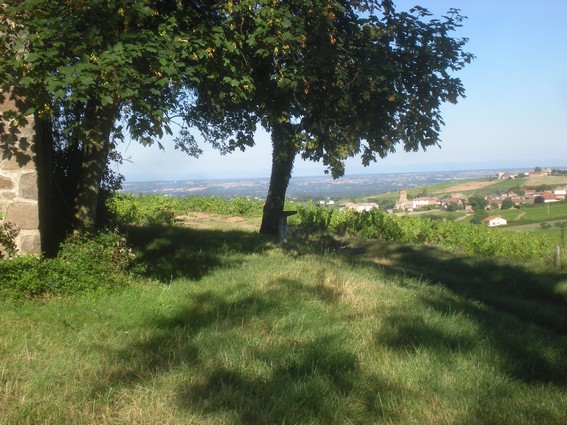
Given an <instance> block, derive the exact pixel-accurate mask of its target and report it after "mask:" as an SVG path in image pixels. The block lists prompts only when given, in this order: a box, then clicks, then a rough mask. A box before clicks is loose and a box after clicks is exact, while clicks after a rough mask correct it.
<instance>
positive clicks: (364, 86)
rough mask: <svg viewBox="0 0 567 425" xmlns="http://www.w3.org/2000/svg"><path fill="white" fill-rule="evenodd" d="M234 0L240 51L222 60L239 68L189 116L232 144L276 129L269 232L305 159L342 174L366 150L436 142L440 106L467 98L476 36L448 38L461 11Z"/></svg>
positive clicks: (382, 151) (337, 1)
mask: <svg viewBox="0 0 567 425" xmlns="http://www.w3.org/2000/svg"><path fill="white" fill-rule="evenodd" d="M228 4H229V7H228V8H227V10H226V21H225V24H224V30H225V31H227V32H229V33H230V38H231V39H232V40H234V45H235V49H234V50H233V51H221V52H213V55H214V56H215V58H216V60H217V61H229V62H230V63H231V64H233V66H236V65H235V64H238V65H237V66H238V68H237V70H236V71H237V72H236V73H234V74H233V75H226V74H216V75H215V77H216V78H217V79H216V80H209V81H208V83H206V84H202V85H200V86H199V87H198V88H197V96H196V97H195V99H194V102H193V103H192V104H191V105H190V107H189V108H188V112H187V122H188V123H189V125H190V126H192V127H196V128H198V129H199V130H201V132H202V133H203V134H204V135H205V136H206V138H207V139H208V140H209V141H211V142H212V143H213V145H215V146H217V147H219V148H220V149H221V150H224V151H232V150H234V149H238V148H240V149H245V148H246V147H247V146H250V145H252V144H253V143H254V139H253V134H254V131H255V129H256V126H257V125H261V126H262V127H264V128H265V129H266V130H267V131H268V132H269V133H271V136H272V145H273V158H272V177H271V182H270V189H269V193H268V199H267V202H266V209H265V215H264V220H263V224H262V231H263V232H265V233H271V234H275V233H276V232H277V230H276V222H277V216H278V215H279V214H281V212H282V210H283V205H284V198H285V192H286V189H287V185H288V182H289V178H290V177H291V171H292V168H293V162H294V159H295V157H296V156H297V155H301V157H303V158H304V159H310V160H313V161H322V162H323V163H324V164H325V165H326V166H327V172H330V173H331V174H332V175H333V177H340V176H341V175H343V173H344V171H345V170H344V161H345V160H346V159H347V158H349V157H352V156H355V155H357V154H360V155H361V158H362V162H363V164H364V165H368V164H370V163H371V162H373V161H376V160H377V159H378V158H383V157H384V156H386V155H387V154H388V153H391V152H394V151H395V148H396V145H398V144H402V145H403V148H404V149H405V150H407V151H416V150H418V149H419V148H423V149H425V148H427V147H429V146H433V145H437V144H438V143H439V132H440V128H441V126H442V125H443V120H442V117H441V114H440V106H441V104H442V103H443V102H452V103H455V102H457V100H458V98H459V97H462V96H464V89H463V86H462V84H461V81H460V80H459V79H458V78H455V77H453V76H452V72H453V71H458V70H460V69H461V68H463V66H465V64H467V63H469V62H470V61H471V60H472V58H473V56H472V55H471V54H469V53H466V52H463V50H462V48H463V46H464V44H465V43H466V39H459V38H452V37H451V36H450V33H451V32H453V31H454V30H455V29H456V28H457V27H459V26H460V25H461V23H462V20H463V17H462V16H461V15H460V14H459V11H458V10H455V9H452V10H450V11H449V12H448V13H447V15H446V16H444V17H442V18H441V19H434V18H431V15H430V13H429V12H428V11H427V10H426V9H423V8H421V7H415V8H413V9H411V10H410V11H409V12H397V11H396V10H395V8H394V5H393V3H392V2H391V1H348V0H328V1H315V0H311V1H309V0H307V1H295V0H290V1H285V2H278V3H277V4H276V5H275V4H274V2H272V1H269V0H259V1H251V0H250V1H246V0H244V1H239V2H229V3H228ZM241 77H244V78H245V80H244V82H243V81H242V80H239V79H240V78H241ZM219 79H220V80H222V81H223V82H228V83H229V84H231V85H234V86H235V87H240V88H241V89H242V90H243V94H244V95H239V96H232V95H231V93H230V92H227V91H226V90H225V87H221V86H219V85H217V84H216V81H218V80H219Z"/></svg>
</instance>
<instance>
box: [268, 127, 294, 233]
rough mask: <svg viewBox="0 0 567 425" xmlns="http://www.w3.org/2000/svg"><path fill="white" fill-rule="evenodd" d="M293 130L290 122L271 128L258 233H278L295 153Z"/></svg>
mask: <svg viewBox="0 0 567 425" xmlns="http://www.w3.org/2000/svg"><path fill="white" fill-rule="evenodd" d="M293 130H294V128H293V125H292V124H290V123H283V124H276V125H274V127H273V130H272V174H271V177H270V187H269V189H268V196H267V198H266V203H265V205H264V214H263V217H262V225H261V226H260V233H262V234H264V235H272V236H277V235H278V219H279V218H280V216H281V213H282V212H283V209H284V203H285V194H286V191H287V186H288V184H289V179H290V178H291V170H292V169H293V161H294V159H295V156H296V154H297V148H296V146H295V141H294V140H293Z"/></svg>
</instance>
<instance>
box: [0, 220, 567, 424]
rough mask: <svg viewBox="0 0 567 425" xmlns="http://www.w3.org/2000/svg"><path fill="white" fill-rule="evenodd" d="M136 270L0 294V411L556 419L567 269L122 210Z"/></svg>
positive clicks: (157, 420) (323, 419) (250, 420)
mask: <svg viewBox="0 0 567 425" xmlns="http://www.w3.org/2000/svg"><path fill="white" fill-rule="evenodd" d="M128 240H129V241H130V242H131V243H132V244H133V248H134V251H135V252H136V254H137V258H138V263H139V264H138V266H137V271H138V273H139V274H140V276H139V277H138V279H137V283H136V284H135V285H132V286H130V287H126V288H123V289H120V290H117V291H115V292H112V293H103V294H98V295H95V296H93V295H91V296H83V297H78V296H75V297H65V298H62V297H61V298H54V299H51V300H50V301H44V302H39V301H21V302H17V303H15V302H7V301H4V302H0V323H1V324H2V326H0V405H1V406H2V408H1V409H0V423H2V424H42V423H45V424H51V423H58V424H59V423H61V424H65V423H69V424H79V423H85V424H122V423H138V424H187V423H190V424H191V423H193V424H272V423H273V424H286V423H287V424H344V423H351V424H372V423H377V424H378V423H391V424H423V423H427V424H446V423H466V424H514V425H516V424H541V423H545V424H562V423H564V420H565V406H566V405H567V336H566V335H567V306H566V304H567V276H566V275H565V274H561V273H558V272H549V271H542V270H536V269H532V268H529V267H528V266H526V265H520V264H514V263H509V262H504V261H492V260H489V259H478V258H471V257H465V256H455V255H452V254H449V253H447V252H445V251H442V250H439V249H435V248H432V247H414V246H405V245H396V244H391V243H383V242H379V241H373V242H368V241H356V240H346V239H345V240H338V239H335V238H334V237H331V236H322V237H319V238H315V237H311V238H306V239H302V235H299V234H295V235H293V232H292V242H290V244H288V245H286V246H283V247H282V246H279V245H277V244H274V243H273V242H272V241H271V240H268V239H264V238H262V237H260V236H259V235H257V234H256V233H253V232H249V231H241V230H237V229H233V230H230V231H222V230H218V229H215V230H209V229H204V228H199V229H194V228H181V227H173V226H161V227H160V226H153V227H133V228H131V229H130V230H129V234H128Z"/></svg>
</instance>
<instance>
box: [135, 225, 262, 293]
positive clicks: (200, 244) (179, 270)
mask: <svg viewBox="0 0 567 425" xmlns="http://www.w3.org/2000/svg"><path fill="white" fill-rule="evenodd" d="M126 232H127V234H128V242H129V244H130V246H131V247H132V248H133V250H134V252H135V254H136V266H135V269H134V270H135V271H136V272H137V273H138V274H140V275H142V276H144V277H148V278H151V279H155V280H159V281H161V282H164V283H168V282H171V281H172V280H173V279H177V278H188V279H193V280H198V279H201V278H202V277H203V276H205V275H207V274H208V273H210V272H211V271H212V270H214V269H217V268H219V267H234V266H237V265H238V264H239V263H240V262H241V261H243V260H242V258H243V256H244V255H247V254H251V253H255V252H256V253H257V252H263V251H265V250H266V249H269V248H270V247H273V243H272V241H271V240H270V239H268V238H264V237H262V236H261V235H259V234H255V233H251V232H245V231H236V230H233V231H219V230H200V229H191V228H187V227H179V226H157V225H154V226H146V227H139V226H136V227H134V226H132V227H128V228H126Z"/></svg>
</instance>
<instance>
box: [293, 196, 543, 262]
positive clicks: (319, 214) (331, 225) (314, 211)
mask: <svg viewBox="0 0 567 425" xmlns="http://www.w3.org/2000/svg"><path fill="white" fill-rule="evenodd" d="M297 220H298V224H299V225H300V226H301V227H303V228H307V229H309V230H310V231H313V230H327V229H328V230H332V231H336V232H338V233H339V234H346V233H348V234H353V235H357V236H360V237H364V238H371V239H382V240H387V241H396V242H399V243H408V244H427V245H441V246H445V247H448V248H452V249H455V250H457V251H460V252H464V253H467V254H474V255H482V256H489V257H493V256H501V257H510V258H517V259H542V258H543V259H547V258H549V256H550V255H551V254H552V246H551V245H552V244H551V241H550V240H549V239H548V238H546V237H544V236H540V235H533V234H524V233H515V232H500V231H498V230H497V229H490V228H488V227H486V226H473V225H470V224H468V223H461V222H455V221H442V220H433V219H428V218H420V217H416V216H403V217H398V216H396V215H394V214H385V213H384V212H382V211H378V210H372V211H370V212H362V213H358V212H355V211H346V212H339V211H337V210H331V209H325V208H320V207H316V206H307V207H302V208H300V209H299V211H298V214H297Z"/></svg>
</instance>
